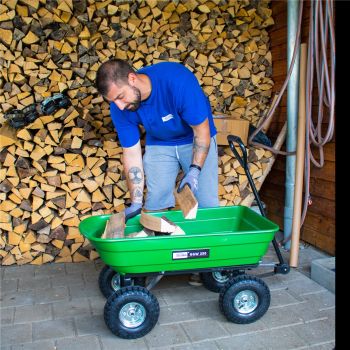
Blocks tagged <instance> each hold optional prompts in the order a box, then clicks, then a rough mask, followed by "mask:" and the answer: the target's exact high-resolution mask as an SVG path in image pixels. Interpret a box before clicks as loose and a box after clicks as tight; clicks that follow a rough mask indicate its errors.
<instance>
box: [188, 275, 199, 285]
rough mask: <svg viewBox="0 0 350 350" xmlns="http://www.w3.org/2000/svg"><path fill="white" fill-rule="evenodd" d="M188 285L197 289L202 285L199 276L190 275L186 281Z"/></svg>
mask: <svg viewBox="0 0 350 350" xmlns="http://www.w3.org/2000/svg"><path fill="white" fill-rule="evenodd" d="M188 283H189V284H190V285H191V286H195V287H199V286H202V285H203V283H202V280H201V277H200V276H199V273H193V274H192V275H190V277H189V279H188Z"/></svg>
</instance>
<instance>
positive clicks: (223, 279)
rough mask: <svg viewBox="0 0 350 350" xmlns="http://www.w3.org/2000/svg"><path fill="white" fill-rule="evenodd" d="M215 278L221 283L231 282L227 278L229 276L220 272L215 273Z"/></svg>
mask: <svg viewBox="0 0 350 350" xmlns="http://www.w3.org/2000/svg"><path fill="white" fill-rule="evenodd" d="M213 277H214V279H215V281H217V282H219V283H226V282H227V281H228V280H229V277H228V276H227V274H223V273H222V272H220V271H216V272H213Z"/></svg>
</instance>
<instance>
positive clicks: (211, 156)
mask: <svg viewBox="0 0 350 350" xmlns="http://www.w3.org/2000/svg"><path fill="white" fill-rule="evenodd" d="M177 148H178V154H179V161H180V163H181V167H182V168H183V171H184V172H185V174H186V173H187V172H188V171H189V167H190V165H191V163H192V155H193V153H192V150H193V145H192V144H188V145H181V146H177ZM218 188H219V178H218V149H217V144H216V137H215V136H213V137H212V138H211V141H210V148H209V153H208V156H207V158H206V160H205V163H204V166H203V168H202V171H201V172H200V175H199V180H198V193H197V195H196V198H197V200H198V207H199V208H210V207H218V206H219V194H218V192H219V190H218Z"/></svg>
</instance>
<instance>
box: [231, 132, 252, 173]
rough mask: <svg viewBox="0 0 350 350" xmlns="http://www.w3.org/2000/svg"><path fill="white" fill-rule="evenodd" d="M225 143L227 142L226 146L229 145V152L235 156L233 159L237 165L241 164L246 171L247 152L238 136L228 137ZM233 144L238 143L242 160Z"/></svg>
mask: <svg viewBox="0 0 350 350" xmlns="http://www.w3.org/2000/svg"><path fill="white" fill-rule="evenodd" d="M227 141H228V144H229V145H230V148H231V151H232V152H233V154H234V155H235V157H236V158H237V160H238V161H239V164H241V166H242V167H243V168H244V169H245V170H246V169H247V166H248V161H247V150H246V148H245V146H244V144H243V142H242V140H241V138H240V137H239V136H235V135H228V136H227ZM234 143H238V146H239V148H240V149H241V151H242V155H243V158H242V157H241V156H240V155H239V153H238V152H237V150H236V147H235V145H234Z"/></svg>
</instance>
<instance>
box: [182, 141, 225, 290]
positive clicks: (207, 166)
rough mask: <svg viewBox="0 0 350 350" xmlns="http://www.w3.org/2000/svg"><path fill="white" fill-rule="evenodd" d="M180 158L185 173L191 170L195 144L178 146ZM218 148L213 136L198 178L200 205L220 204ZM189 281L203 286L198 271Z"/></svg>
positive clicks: (197, 196) (207, 206)
mask: <svg viewBox="0 0 350 350" xmlns="http://www.w3.org/2000/svg"><path fill="white" fill-rule="evenodd" d="M178 154H179V158H180V159H179V160H180V163H181V167H182V168H183V171H184V173H185V174H186V173H187V172H188V171H189V168H190V165H191V163H192V155H193V144H188V145H182V146H178ZM218 188H219V178H218V149H217V144H216V137H215V136H213V137H212V138H211V140H210V148H209V153H208V156H207V158H206V160H205V163H204V166H203V168H202V170H201V172H200V175H199V180H198V193H197V195H196V198H197V200H198V207H200V208H210V207H218V206H219V198H218V195H219V194H218V192H219V190H218ZM188 283H189V284H190V285H192V286H201V285H202V281H201V278H200V275H199V274H198V273H193V274H191V275H190V276H189V280H188Z"/></svg>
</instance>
